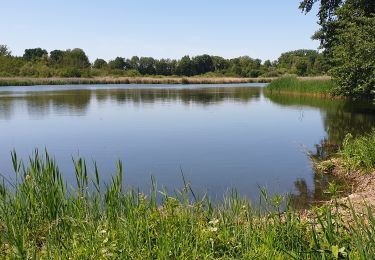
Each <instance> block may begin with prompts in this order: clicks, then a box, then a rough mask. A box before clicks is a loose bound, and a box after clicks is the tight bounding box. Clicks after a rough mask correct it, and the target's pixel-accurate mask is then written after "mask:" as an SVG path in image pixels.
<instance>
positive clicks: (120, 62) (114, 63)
mask: <svg viewBox="0 0 375 260" xmlns="http://www.w3.org/2000/svg"><path fill="white" fill-rule="evenodd" d="M108 67H109V68H110V69H113V70H123V69H124V67H125V59H124V58H121V57H117V58H116V59H114V60H111V61H109V62H108Z"/></svg>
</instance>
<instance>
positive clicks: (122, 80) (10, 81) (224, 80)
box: [0, 77, 272, 86]
mask: <svg viewBox="0 0 375 260" xmlns="http://www.w3.org/2000/svg"><path fill="white" fill-rule="evenodd" d="M271 80H272V78H228V77H212V78H210V77H93V78H23V77H14V78H0V86H31V85H68V84H228V83H267V82H270V81H271Z"/></svg>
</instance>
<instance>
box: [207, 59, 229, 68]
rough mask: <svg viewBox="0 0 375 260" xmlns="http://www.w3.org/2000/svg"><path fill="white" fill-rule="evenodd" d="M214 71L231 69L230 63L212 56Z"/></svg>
mask: <svg viewBox="0 0 375 260" xmlns="http://www.w3.org/2000/svg"><path fill="white" fill-rule="evenodd" d="M211 59H212V62H213V68H214V71H220V70H225V69H227V68H228V67H229V62H228V61H227V60H226V59H224V58H223V57H220V56H211Z"/></svg>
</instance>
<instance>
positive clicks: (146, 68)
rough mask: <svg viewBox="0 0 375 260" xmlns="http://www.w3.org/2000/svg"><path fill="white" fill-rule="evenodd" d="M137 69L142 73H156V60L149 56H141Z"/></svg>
mask: <svg viewBox="0 0 375 260" xmlns="http://www.w3.org/2000/svg"><path fill="white" fill-rule="evenodd" d="M138 71H139V72H140V73H141V74H142V75H155V74H156V61H155V59H154V58H151V57H141V58H140V59H139V65H138Z"/></svg>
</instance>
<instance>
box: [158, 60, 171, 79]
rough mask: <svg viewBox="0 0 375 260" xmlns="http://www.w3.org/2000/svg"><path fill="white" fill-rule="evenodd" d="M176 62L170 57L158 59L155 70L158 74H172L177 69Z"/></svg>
mask: <svg viewBox="0 0 375 260" xmlns="http://www.w3.org/2000/svg"><path fill="white" fill-rule="evenodd" d="M175 66H176V62H175V61H173V60H170V59H161V60H156V62H155V70H156V74H157V75H164V76H170V75H172V74H173V73H174V71H175Z"/></svg>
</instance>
